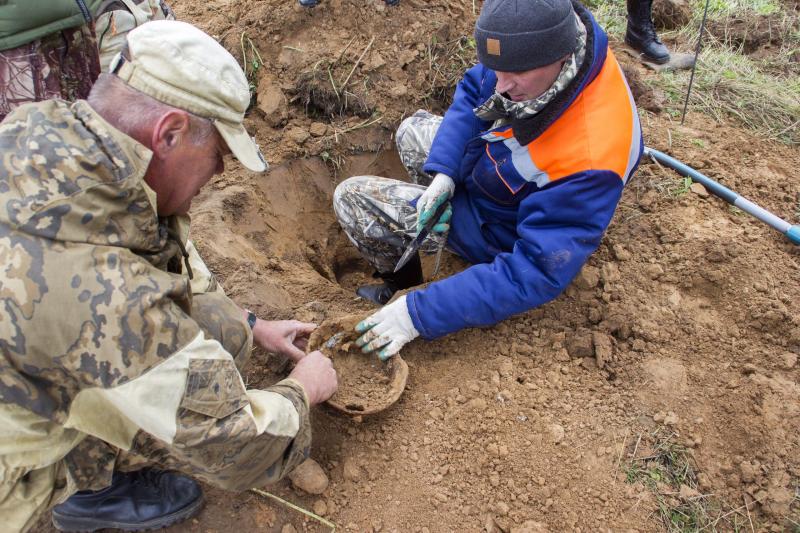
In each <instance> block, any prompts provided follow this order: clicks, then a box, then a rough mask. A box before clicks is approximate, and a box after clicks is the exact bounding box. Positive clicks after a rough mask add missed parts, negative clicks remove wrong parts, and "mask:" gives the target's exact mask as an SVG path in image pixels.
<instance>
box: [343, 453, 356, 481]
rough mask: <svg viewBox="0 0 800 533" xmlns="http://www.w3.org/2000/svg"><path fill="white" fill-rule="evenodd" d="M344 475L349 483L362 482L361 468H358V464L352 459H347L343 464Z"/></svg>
mask: <svg viewBox="0 0 800 533" xmlns="http://www.w3.org/2000/svg"><path fill="white" fill-rule="evenodd" d="M342 475H343V476H344V478H345V479H346V480H348V481H356V482H357V481H360V480H361V467H360V466H358V462H356V460H355V459H354V458H352V457H345V458H344V461H343V462H342Z"/></svg>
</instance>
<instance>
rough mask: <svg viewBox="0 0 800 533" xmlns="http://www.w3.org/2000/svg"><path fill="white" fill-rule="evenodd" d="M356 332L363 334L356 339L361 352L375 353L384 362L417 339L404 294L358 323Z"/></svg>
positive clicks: (417, 333)
mask: <svg viewBox="0 0 800 533" xmlns="http://www.w3.org/2000/svg"><path fill="white" fill-rule="evenodd" d="M356 331H357V332H358V333H363V335H361V336H360V337H359V338H358V339H356V344H358V346H360V347H361V351H362V352H364V353H373V352H377V353H378V357H379V358H380V360H381V361H386V360H387V359H389V358H390V357H391V356H393V355H394V354H396V353H397V352H399V351H400V348H402V347H403V346H405V345H406V343H408V342H409V341H412V340H414V339H416V338H417V337H419V331H417V328H415V327H414V323H413V322H411V316H410V315H409V314H408V307H406V295H405V294H404V295H403V296H401V297H400V298H398V299H397V300H395V301H393V302H392V303H390V304H388V305H386V306H384V307H383V308H381V310H380V311H378V312H377V313H375V314H373V315H371V316H370V317H368V318H366V319H364V320H362V321H361V322H359V323H358V324H357V325H356Z"/></svg>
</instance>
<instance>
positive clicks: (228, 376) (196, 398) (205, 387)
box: [181, 359, 247, 418]
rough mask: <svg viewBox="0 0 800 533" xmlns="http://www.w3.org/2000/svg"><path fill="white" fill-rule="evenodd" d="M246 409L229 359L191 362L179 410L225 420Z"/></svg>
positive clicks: (242, 386)
mask: <svg viewBox="0 0 800 533" xmlns="http://www.w3.org/2000/svg"><path fill="white" fill-rule="evenodd" d="M246 405H247V392H246V391H245V388H244V384H243V383H242V378H241V376H240V375H239V371H238V370H236V365H235V364H234V362H233V361H232V360H231V359H192V360H190V361H189V376H188V377H187V379H186V392H185V393H184V395H183V400H182V401H181V407H183V408H185V409H189V410H190V411H194V412H196V413H200V414H203V415H206V416H210V417H213V418H225V417H226V416H228V415H230V414H232V413H235V412H236V411H238V410H239V409H241V408H243V407H244V406H246Z"/></svg>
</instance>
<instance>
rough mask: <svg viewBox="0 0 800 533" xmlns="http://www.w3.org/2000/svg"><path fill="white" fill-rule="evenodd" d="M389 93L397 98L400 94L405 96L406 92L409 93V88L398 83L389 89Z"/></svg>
mask: <svg viewBox="0 0 800 533" xmlns="http://www.w3.org/2000/svg"><path fill="white" fill-rule="evenodd" d="M389 94H390V95H392V96H393V97H395V98H398V97H400V96H405V95H406V94H408V88H407V87H406V86H405V85H396V86H394V87H392V88H391V89H389Z"/></svg>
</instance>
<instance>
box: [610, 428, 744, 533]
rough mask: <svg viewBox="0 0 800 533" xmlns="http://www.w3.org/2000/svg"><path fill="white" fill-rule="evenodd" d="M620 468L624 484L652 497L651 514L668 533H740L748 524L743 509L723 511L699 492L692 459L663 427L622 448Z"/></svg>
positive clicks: (673, 435) (685, 449)
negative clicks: (705, 532) (652, 509)
mask: <svg viewBox="0 0 800 533" xmlns="http://www.w3.org/2000/svg"><path fill="white" fill-rule="evenodd" d="M621 468H622V470H623V472H624V474H625V482H626V483H629V484H631V485H635V484H640V485H642V486H643V487H644V488H645V489H646V490H649V491H650V492H652V493H653V495H654V496H655V501H656V510H655V514H657V518H658V520H659V521H660V522H661V524H662V526H663V527H664V529H665V530H666V531H668V532H669V533H699V532H700V531H708V532H716V531H744V528H745V525H746V524H749V520H750V519H751V518H750V517H748V516H747V515H745V514H743V513H744V512H745V510H744V509H741V510H738V509H733V510H730V511H724V510H723V506H722V505H721V504H720V503H719V502H717V501H715V500H714V499H713V498H711V497H710V495H707V494H702V493H701V492H700V491H699V489H698V483H697V472H696V470H695V464H694V460H693V458H692V455H691V453H690V451H689V450H688V449H687V448H686V447H685V446H683V445H681V444H680V443H679V442H678V441H677V439H676V434H675V433H674V432H673V431H671V430H670V429H669V428H667V427H658V428H656V429H655V430H652V431H650V432H649V433H642V434H640V435H639V437H638V439H637V440H636V441H635V442H632V443H631V444H630V446H628V447H627V448H626V450H625V460H624V461H623V462H622V465H621Z"/></svg>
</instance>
